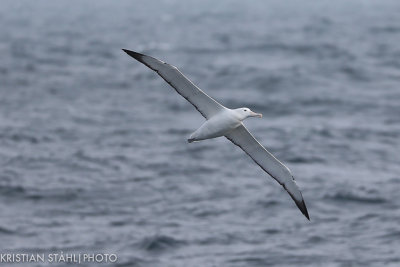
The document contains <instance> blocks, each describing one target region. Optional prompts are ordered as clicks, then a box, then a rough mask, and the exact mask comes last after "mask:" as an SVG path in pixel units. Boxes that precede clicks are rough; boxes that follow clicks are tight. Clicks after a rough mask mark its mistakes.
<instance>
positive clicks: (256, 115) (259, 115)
mask: <svg viewBox="0 0 400 267" xmlns="http://www.w3.org/2000/svg"><path fill="white" fill-rule="evenodd" d="M251 116H252V117H257V118H262V114H261V113H255V112H253V113H251Z"/></svg>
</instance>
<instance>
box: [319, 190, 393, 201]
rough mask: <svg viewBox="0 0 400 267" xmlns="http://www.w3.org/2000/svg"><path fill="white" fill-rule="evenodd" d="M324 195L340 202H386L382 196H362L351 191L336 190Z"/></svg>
mask: <svg viewBox="0 0 400 267" xmlns="http://www.w3.org/2000/svg"><path fill="white" fill-rule="evenodd" d="M325 197H326V198H328V199H331V200H334V201H340V202H356V203H365V204H383V203H386V202H387V200H386V199H385V198H383V197H379V196H363V195H358V194H356V193H352V192H337V193H334V194H332V195H330V194H328V195H326V196H325Z"/></svg>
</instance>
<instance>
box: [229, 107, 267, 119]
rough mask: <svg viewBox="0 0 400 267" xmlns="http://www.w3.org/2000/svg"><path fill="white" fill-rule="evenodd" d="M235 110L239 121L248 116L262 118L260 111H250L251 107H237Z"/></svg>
mask: <svg viewBox="0 0 400 267" xmlns="http://www.w3.org/2000/svg"><path fill="white" fill-rule="evenodd" d="M235 111H236V114H237V115H238V117H239V119H240V120H241V121H242V120H244V119H247V118H249V117H258V118H262V114H261V113H255V112H253V111H251V109H249V108H237V109H235Z"/></svg>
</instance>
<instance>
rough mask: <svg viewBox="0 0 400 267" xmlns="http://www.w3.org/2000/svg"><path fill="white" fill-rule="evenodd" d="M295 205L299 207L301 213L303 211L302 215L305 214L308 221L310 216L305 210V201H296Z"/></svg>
mask: <svg viewBox="0 0 400 267" xmlns="http://www.w3.org/2000/svg"><path fill="white" fill-rule="evenodd" d="M296 205H297V207H298V208H299V210H300V211H301V213H303V215H304V216H306V218H307V220H309V221H310V216H309V215H308V211H307V207H306V203H305V202H304V199H303V200H302V201H301V202H297V201H296Z"/></svg>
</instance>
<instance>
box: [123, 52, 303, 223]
mask: <svg viewBox="0 0 400 267" xmlns="http://www.w3.org/2000/svg"><path fill="white" fill-rule="evenodd" d="M123 51H125V52H126V53H127V54H128V55H130V56H131V57H133V58H134V59H136V60H137V61H139V62H140V63H143V64H144V65H146V66H147V67H149V68H150V69H152V70H153V71H155V72H157V73H158V75H160V76H161V77H162V78H163V79H164V80H165V81H166V82H167V83H168V84H169V85H171V86H172V87H173V88H174V89H175V90H176V92H177V93H178V94H180V95H181V96H183V97H184V98H185V99H186V100H187V101H189V103H191V104H192V105H193V106H194V107H195V108H196V109H197V110H198V111H199V112H200V113H201V115H202V116H203V117H204V118H205V119H206V121H205V122H204V123H203V124H202V125H201V126H200V127H199V128H198V129H197V130H196V131H194V132H193V133H192V134H191V135H190V137H189V139H188V142H189V143H192V142H197V141H201V140H205V139H211V138H216V137H220V136H225V137H226V138H228V140H230V141H231V142H232V143H233V144H235V145H237V146H238V147H240V148H241V149H242V150H243V151H244V152H246V154H247V155H249V156H250V157H251V158H252V159H253V160H254V162H255V163H257V164H258V165H259V166H260V167H261V168H262V169H263V170H264V171H265V172H266V173H268V174H269V175H270V176H271V177H272V178H274V179H275V180H276V181H277V182H278V183H279V184H280V185H282V186H283V188H285V190H286V191H287V192H288V193H289V195H290V196H291V197H292V199H293V200H294V202H295V203H296V205H297V207H298V208H299V209H300V211H301V212H302V213H303V214H304V216H305V217H306V218H307V219H308V220H310V217H309V215H308V211H307V207H306V204H305V202H304V199H303V196H302V194H301V191H300V189H299V187H298V186H297V184H296V181H295V180H294V178H293V175H292V173H291V172H290V170H289V169H288V168H287V167H286V166H285V165H284V164H283V163H282V162H280V161H279V160H278V159H276V158H275V157H274V156H273V155H272V154H271V153H270V152H268V151H267V150H266V149H265V148H264V147H263V146H262V145H261V144H260V143H259V142H258V141H257V140H256V139H255V138H254V136H253V135H252V134H251V133H250V132H249V131H248V130H247V128H246V127H245V126H244V124H243V120H245V119H247V118H249V117H259V118H261V117H262V115H261V114H260V113H255V112H253V111H252V110H250V109H249V108H247V107H244V108H237V109H229V108H227V107H225V106H223V105H221V104H220V103H218V102H217V101H215V100H214V99H213V98H212V97H210V96H208V95H207V94H206V93H204V92H203V91H202V90H201V89H200V88H198V87H197V86H196V85H194V84H193V83H192V82H191V81H190V80H189V79H188V78H186V77H185V75H183V74H182V73H181V72H180V71H179V70H178V69H177V68H176V67H175V66H172V65H170V64H168V63H165V62H163V61H161V60H158V59H156V58H153V57H150V56H146V55H143V54H140V53H137V52H134V51H130V50H126V49H123Z"/></svg>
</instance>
